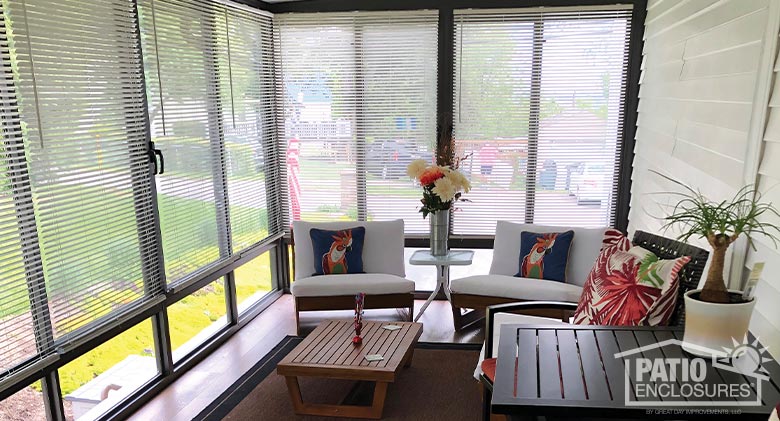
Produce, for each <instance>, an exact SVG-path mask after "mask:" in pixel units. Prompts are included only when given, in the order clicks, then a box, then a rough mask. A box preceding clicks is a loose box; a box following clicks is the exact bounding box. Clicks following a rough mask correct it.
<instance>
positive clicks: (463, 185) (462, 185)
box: [449, 170, 471, 193]
mask: <svg viewBox="0 0 780 421" xmlns="http://www.w3.org/2000/svg"><path fill="white" fill-rule="evenodd" d="M449 177H450V179H451V180H452V183H453V184H454V185H455V188H456V189H457V190H463V192H464V193H468V192H469V191H471V183H470V182H469V180H468V179H467V178H466V176H464V175H463V173H462V172H460V171H458V170H452V171H450V173H449Z"/></svg>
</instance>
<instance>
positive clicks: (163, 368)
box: [152, 309, 173, 376]
mask: <svg viewBox="0 0 780 421" xmlns="http://www.w3.org/2000/svg"><path fill="white" fill-rule="evenodd" d="M170 332H171V331H170V322H169V320H168V311H167V309H163V310H160V311H158V312H157V313H155V314H154V315H152V333H153V335H154V348H155V351H156V357H157V358H156V359H157V372H158V373H160V374H162V375H163V376H167V375H169V374H171V373H172V372H173V345H172V344H171V333H170Z"/></svg>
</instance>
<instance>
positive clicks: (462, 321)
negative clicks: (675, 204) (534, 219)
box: [450, 221, 606, 330]
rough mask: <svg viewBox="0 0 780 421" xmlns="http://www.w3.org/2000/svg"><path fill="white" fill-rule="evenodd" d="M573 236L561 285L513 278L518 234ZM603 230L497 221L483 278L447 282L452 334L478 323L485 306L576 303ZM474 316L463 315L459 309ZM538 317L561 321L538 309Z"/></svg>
mask: <svg viewBox="0 0 780 421" xmlns="http://www.w3.org/2000/svg"><path fill="white" fill-rule="evenodd" d="M568 230H573V231H574V240H573V241H572V244H571V249H570V251H569V262H568V266H567V268H566V282H565V283H564V282H557V281H546V280H542V279H529V278H518V277H515V276H514V275H515V274H517V273H518V272H519V271H520V233H521V232H523V231H531V232H540V233H542V232H564V231H568ZM605 231H606V228H595V229H587V228H567V227H552V226H544V225H531V224H517V223H513V222H508V221H498V223H497V224H496V237H495V241H494V243H493V262H492V264H491V266H490V272H489V273H488V274H487V275H477V276H469V277H466V278H460V279H453V280H452V281H450V292H451V296H452V316H453V319H454V321H455V330H460V329H461V328H462V327H463V326H466V325H468V324H471V323H474V322H476V321H477V320H480V319H481V318H482V316H483V314H484V310H485V308H486V307H488V306H491V305H496V304H505V303H517V302H522V301H560V302H571V303H576V302H577V301H579V298H580V295H581V294H582V285H583V284H584V283H585V279H587V277H588V274H589V273H590V270H591V268H592V267H593V262H595V261H596V258H597V257H598V255H599V251H600V250H601V244H602V241H603V239H604V232H605ZM467 308H470V309H474V310H476V311H474V312H471V313H469V314H467V315H464V314H463V312H462V309H467ZM537 313H538V314H537V315H539V316H544V317H553V318H560V316H561V314H560V311H557V310H542V309H540V310H539V311H538V312H537Z"/></svg>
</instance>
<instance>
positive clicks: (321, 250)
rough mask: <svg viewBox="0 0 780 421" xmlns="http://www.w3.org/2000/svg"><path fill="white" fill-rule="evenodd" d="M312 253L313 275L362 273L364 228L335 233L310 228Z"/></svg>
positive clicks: (347, 229)
mask: <svg viewBox="0 0 780 421" xmlns="http://www.w3.org/2000/svg"><path fill="white" fill-rule="evenodd" d="M309 236H310V237H311V245H312V250H313V251H314V274H315V275H336V274H345V273H363V242H364V240H365V237H366V229H365V228H364V227H354V228H346V229H343V230H337V231H328V230H321V229H317V228H312V229H311V231H309Z"/></svg>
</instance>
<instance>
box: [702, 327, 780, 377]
mask: <svg viewBox="0 0 780 421" xmlns="http://www.w3.org/2000/svg"><path fill="white" fill-rule="evenodd" d="M731 341H732V344H733V345H734V346H733V348H723V351H724V352H725V354H726V356H725V357H717V358H713V361H712V366H713V367H717V368H720V369H724V370H729V371H736V372H739V373H741V374H744V375H746V376H750V377H755V378H756V379H761V380H767V379H769V372H767V371H766V369H764V367H763V364H764V363H767V362H770V361H772V358H771V357H769V356H768V355H769V351H768V350H767V348H765V347H761V344H760V343H759V342H758V339H756V340H754V341H753V342H750V340H749V339H748V338H747V337H744V338H743V339H742V342H739V341H737V340H736V339H734V338H732V339H731Z"/></svg>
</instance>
